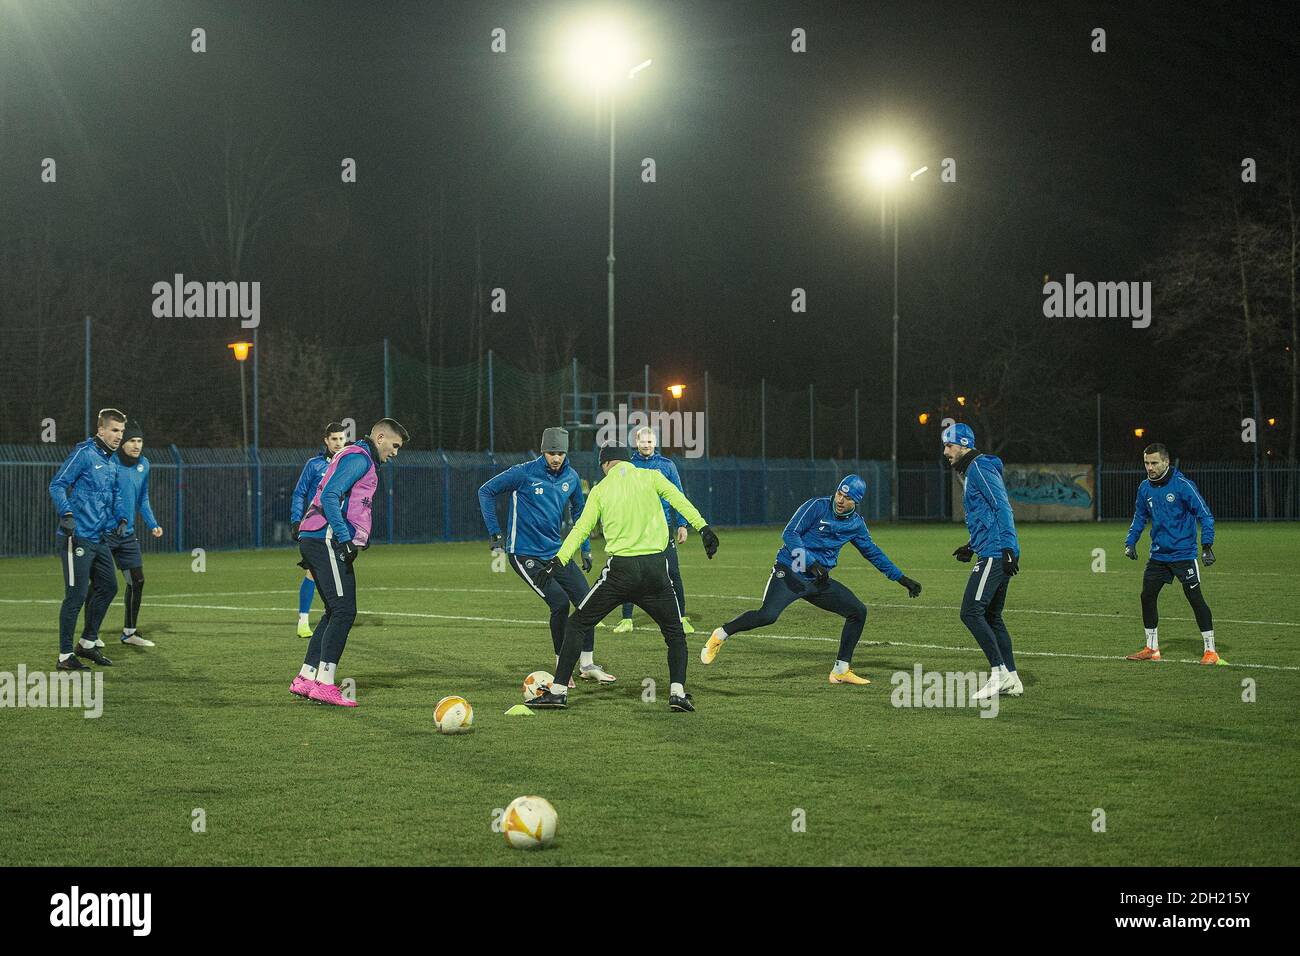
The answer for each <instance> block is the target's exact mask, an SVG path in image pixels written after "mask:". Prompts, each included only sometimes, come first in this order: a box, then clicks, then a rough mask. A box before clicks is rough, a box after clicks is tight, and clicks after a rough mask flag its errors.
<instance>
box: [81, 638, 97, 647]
mask: <svg viewBox="0 0 1300 956" xmlns="http://www.w3.org/2000/svg"><path fill="white" fill-rule="evenodd" d="M80 643H81V646H82V647H84V648H86V649H87V650H89V649H90V648H92V647H94V646H95V642H94V641H88V640H86V639H85V638H84V637H83V638H82V639H81V642H80Z"/></svg>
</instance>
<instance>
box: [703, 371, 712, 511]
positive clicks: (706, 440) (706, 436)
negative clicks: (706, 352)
mask: <svg viewBox="0 0 1300 956" xmlns="http://www.w3.org/2000/svg"><path fill="white" fill-rule="evenodd" d="M704 457H705V458H708V457H709V370H708V369H705V370H704ZM709 502H710V503H712V502H713V467H712V466H709Z"/></svg>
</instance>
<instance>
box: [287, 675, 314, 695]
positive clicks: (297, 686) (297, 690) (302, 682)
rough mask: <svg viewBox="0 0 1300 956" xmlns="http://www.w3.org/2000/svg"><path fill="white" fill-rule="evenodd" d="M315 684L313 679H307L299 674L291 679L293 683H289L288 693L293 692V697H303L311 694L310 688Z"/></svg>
mask: <svg viewBox="0 0 1300 956" xmlns="http://www.w3.org/2000/svg"><path fill="white" fill-rule="evenodd" d="M315 686H316V682H315V681H314V680H308V679H307V678H306V677H303V676H302V675H301V674H299V675H298V676H297V677H295V678H294V679H293V683H292V684H290V685H289V693H291V694H293V695H294V696H295V697H302V698H304V699H305V698H307V697H310V696H311V689H312V688H313V687H315Z"/></svg>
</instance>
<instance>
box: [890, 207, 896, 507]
mask: <svg viewBox="0 0 1300 956" xmlns="http://www.w3.org/2000/svg"><path fill="white" fill-rule="evenodd" d="M893 352H894V374H893V380H894V387H893V396H894V397H893V415H892V416H891V426H890V427H891V432H892V434H891V437H890V443H889V471H890V478H889V520H890V521H891V522H894V523H897V521H898V197H897V196H895V197H894V349H893Z"/></svg>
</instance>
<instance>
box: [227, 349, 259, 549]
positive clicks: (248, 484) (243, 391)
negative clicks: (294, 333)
mask: <svg viewBox="0 0 1300 956" xmlns="http://www.w3.org/2000/svg"><path fill="white" fill-rule="evenodd" d="M252 347H253V343H252V342H242V341H241V342H231V343H230V344H229V345H227V346H226V348H228V349H230V351H232V352H234V353H235V361H236V362H238V363H239V418H240V421H241V422H243V425H244V500H245V504H246V510H247V513H248V523H249V526H250V527H251V526H252V524H253V485H252V479H251V478H250V477H249V475H248V389H247V387H246V386H245V384H244V365H245V363H246V362H247V360H248V352H249V350H250V349H251V348H252Z"/></svg>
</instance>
